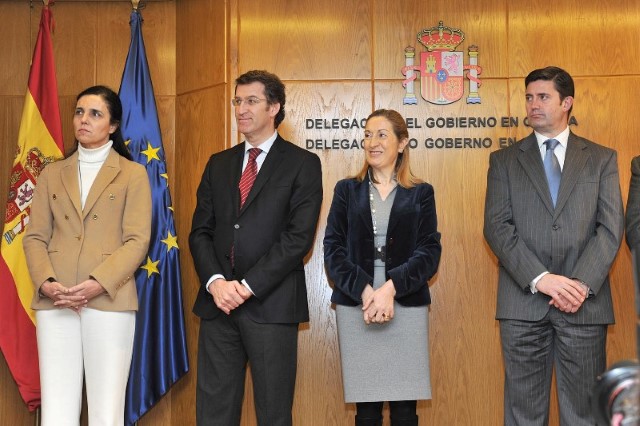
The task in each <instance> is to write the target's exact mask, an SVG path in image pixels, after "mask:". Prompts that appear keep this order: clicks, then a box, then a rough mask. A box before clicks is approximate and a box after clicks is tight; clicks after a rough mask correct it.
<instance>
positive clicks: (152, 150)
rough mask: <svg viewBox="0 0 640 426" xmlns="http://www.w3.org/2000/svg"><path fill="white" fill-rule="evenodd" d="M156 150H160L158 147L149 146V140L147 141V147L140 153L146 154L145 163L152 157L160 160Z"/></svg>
mask: <svg viewBox="0 0 640 426" xmlns="http://www.w3.org/2000/svg"><path fill="white" fill-rule="evenodd" d="M158 151H160V148H154V147H153V146H151V142H149V141H147V149H145V150H144V151H142V153H143V154H144V155H146V156H147V164H149V163H150V162H151V160H154V159H155V160H158V161H160V158H159V157H158Z"/></svg>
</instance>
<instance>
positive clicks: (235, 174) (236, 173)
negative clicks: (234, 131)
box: [227, 142, 246, 216]
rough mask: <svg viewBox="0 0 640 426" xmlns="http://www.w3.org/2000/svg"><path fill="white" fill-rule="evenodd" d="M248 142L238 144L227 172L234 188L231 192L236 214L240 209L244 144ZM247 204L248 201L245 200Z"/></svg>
mask: <svg viewBox="0 0 640 426" xmlns="http://www.w3.org/2000/svg"><path fill="white" fill-rule="evenodd" d="M245 143H246V142H243V143H241V144H240V145H237V146H236V148H237V149H236V152H235V153H234V155H233V158H232V161H231V164H230V167H231V170H230V172H229V173H228V174H227V176H228V177H229V188H233V190H232V191H230V193H231V205H232V206H233V211H234V213H235V215H236V216H237V215H238V210H239V209H240V189H239V187H238V186H239V184H240V177H241V176H242V162H243V160H244V149H245V147H244V144H245ZM245 205H246V202H245Z"/></svg>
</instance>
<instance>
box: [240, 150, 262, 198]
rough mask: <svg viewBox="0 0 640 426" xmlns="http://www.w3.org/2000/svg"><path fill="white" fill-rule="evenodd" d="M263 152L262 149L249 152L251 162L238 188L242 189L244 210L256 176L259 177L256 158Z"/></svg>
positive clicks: (248, 163) (243, 173) (248, 162)
mask: <svg viewBox="0 0 640 426" xmlns="http://www.w3.org/2000/svg"><path fill="white" fill-rule="evenodd" d="M261 152H262V150H261V149H260V148H251V149H250V150H249V161H247V167H245V169H244V172H242V177H241V178H240V183H239V184H238V188H239V189H240V208H242V206H243V205H244V202H245V201H247V196H248V195H249V191H251V187H252V186H253V182H255V180H256V176H257V175H258V164H257V163H256V157H257V156H258V155H260V153H261Z"/></svg>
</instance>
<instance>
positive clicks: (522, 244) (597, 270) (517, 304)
mask: <svg viewBox="0 0 640 426" xmlns="http://www.w3.org/2000/svg"><path fill="white" fill-rule="evenodd" d="M525 87H526V92H525V100H526V110H527V119H528V124H529V125H530V126H531V127H532V128H533V130H534V132H533V133H532V134H530V135H529V136H527V137H526V138H524V139H522V140H521V141H519V142H517V143H516V144H514V145H512V146H510V147H508V148H505V149H502V150H500V151H496V152H493V153H492V154H491V157H490V165H489V172H488V178H487V196H486V205H485V221H484V235H485V238H486V240H487V242H488V243H489V246H490V247H491V249H492V250H493V252H494V253H495V255H496V256H497V258H498V263H499V278H498V303H497V314H496V319H498V320H499V321H500V337H501V341H502V352H503V357H504V364H505V386H504V424H505V425H546V424H548V421H549V396H550V388H551V373H552V369H553V368H554V367H555V371H556V378H557V390H558V400H559V406H560V424H561V425H563V426H581V425H590V426H592V425H594V424H595V420H594V418H593V416H592V414H591V404H590V402H589V398H590V394H591V392H592V390H593V387H594V384H595V381H596V377H597V376H598V374H601V373H602V372H604V370H605V368H606V356H605V344H606V337H607V324H612V323H613V322H614V318H613V307H612V303H611V290H610V287H609V278H608V274H609V269H610V267H611V264H612V262H613V260H614V258H615V256H616V253H617V252H618V249H619V247H620V243H621V240H622V233H623V227H624V220H623V219H624V218H623V215H624V213H623V207H622V198H621V196H620V183H619V176H618V165H617V155H616V152H615V151H613V150H611V149H609V148H606V147H603V146H601V145H597V144H595V143H593V142H590V141H588V140H586V139H584V138H581V137H579V136H577V135H575V134H574V133H573V132H571V131H570V130H569V126H568V119H569V117H570V114H571V109H572V107H573V101H574V85H573V79H572V78H571V76H570V75H569V74H568V73H567V72H566V71H564V70H562V69H560V68H557V67H547V68H543V69H538V70H535V71H533V72H531V73H530V74H529V75H528V76H527V78H526V79H525Z"/></svg>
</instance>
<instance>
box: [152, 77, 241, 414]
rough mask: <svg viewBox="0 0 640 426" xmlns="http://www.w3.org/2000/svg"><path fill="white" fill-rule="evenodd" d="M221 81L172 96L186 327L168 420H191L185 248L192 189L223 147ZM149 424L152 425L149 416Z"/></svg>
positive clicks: (190, 287) (190, 291)
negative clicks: (183, 361)
mask: <svg viewBox="0 0 640 426" xmlns="http://www.w3.org/2000/svg"><path fill="white" fill-rule="evenodd" d="M225 92H226V87H225V86H224V85H217V86H214V87H211V88H207V89H204V90H198V91H195V92H192V93H188V94H183V95H180V96H178V97H177V100H176V122H177V123H178V125H177V127H176V147H177V149H176V162H175V170H176V176H178V178H177V179H176V184H175V186H174V188H175V190H174V191H173V194H174V199H173V204H174V212H175V220H176V232H177V233H178V244H179V246H180V262H181V269H182V293H183V301H184V303H183V305H184V309H185V320H186V327H187V343H188V352H189V365H190V368H189V373H188V374H187V375H186V377H184V378H182V379H181V380H180V381H179V382H178V383H177V384H176V385H175V386H174V387H173V389H172V391H171V392H172V400H173V401H172V410H171V421H172V423H171V424H174V425H177V424H195V384H196V373H197V347H198V331H199V324H200V322H199V320H198V318H197V317H196V316H195V315H194V314H193V313H191V308H192V307H193V302H194V301H195V299H196V295H197V293H198V289H199V287H200V281H199V279H198V276H197V275H196V272H195V269H194V267H193V261H192V260H191V252H190V250H189V240H188V238H189V232H190V230H191V216H192V214H193V211H194V209H195V206H196V190H197V189H198V185H199V184H200V178H201V176H202V173H203V171H204V168H205V165H206V164H207V161H208V160H209V157H210V156H211V155H212V154H213V153H215V152H218V151H221V150H223V149H224V148H225V147H226V140H227V132H228V130H227V128H226V127H225V126H224V123H221V119H220V118H218V119H215V117H224V111H225V109H226V105H227V104H228V103H227V102H225ZM148 424H149V425H154V423H152V422H150V423H148Z"/></svg>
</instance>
